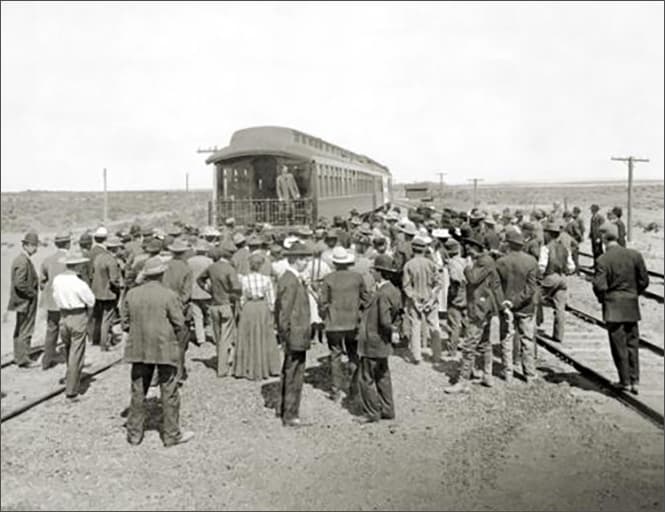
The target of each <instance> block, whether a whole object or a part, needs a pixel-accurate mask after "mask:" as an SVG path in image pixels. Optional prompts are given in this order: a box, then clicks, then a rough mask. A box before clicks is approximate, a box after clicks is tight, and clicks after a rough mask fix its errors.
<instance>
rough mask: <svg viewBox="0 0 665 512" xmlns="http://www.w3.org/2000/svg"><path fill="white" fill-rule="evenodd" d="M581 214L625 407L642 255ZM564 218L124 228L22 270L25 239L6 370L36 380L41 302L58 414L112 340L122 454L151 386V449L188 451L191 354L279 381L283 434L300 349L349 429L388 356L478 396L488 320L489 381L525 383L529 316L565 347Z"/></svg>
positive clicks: (375, 411)
mask: <svg viewBox="0 0 665 512" xmlns="http://www.w3.org/2000/svg"><path fill="white" fill-rule="evenodd" d="M590 210H591V213H592V217H591V225H590V231H589V234H588V237H589V239H590V241H591V245H592V248H593V254H594V257H595V258H596V259H595V267H596V272H595V277H594V279H593V290H594V293H595V294H596V296H597V297H598V300H599V301H600V302H602V303H603V313H604V320H605V321H606V322H607V325H608V332H609V338H610V344H611V348H612V355H613V357H614V359H615V363H616V366H617V371H618V374H619V382H618V383H617V386H619V387H620V388H622V389H625V390H629V391H631V392H633V393H638V384H639V363H638V354H637V340H638V338H639V333H638V328H637V321H638V320H639V304H638V301H637V297H638V295H639V294H640V293H642V292H643V291H644V290H645V289H646V287H647V286H648V274H647V272H646V268H645V265H644V261H643V259H642V256H641V255H640V254H639V253H638V252H637V251H634V250H632V249H626V248H625V245H626V242H625V226H624V225H623V223H622V221H621V209H620V208H613V209H612V210H611V212H610V214H608V219H607V220H606V219H604V218H603V217H602V216H601V215H600V214H599V213H598V211H599V208H598V206H597V205H592V206H591V209H590ZM580 213H581V212H580V209H579V208H577V207H576V208H573V210H572V211H570V212H568V211H562V209H561V208H560V206H559V205H556V204H555V205H554V208H553V209H552V210H551V211H549V212H545V211H544V210H541V209H534V210H533V211H531V212H529V214H528V218H527V214H526V213H525V212H523V211H521V210H516V211H510V210H509V209H506V210H504V211H503V212H501V213H492V214H490V213H488V212H486V211H480V210H479V209H477V208H474V209H472V210H470V211H455V210H453V209H451V208H443V209H441V210H439V211H437V210H436V209H434V208H433V207H430V206H427V207H418V208H415V209H409V210H408V211H405V210H404V209H400V208H399V207H391V206H390V205H386V206H385V207H384V208H382V209H380V210H379V211H376V212H373V213H371V214H365V215H362V216H361V215H359V213H358V212H357V211H351V212H350V214H349V216H348V217H347V218H342V217H335V218H333V219H332V222H329V220H328V219H325V218H320V219H318V221H317V222H316V223H315V224H314V225H313V226H299V227H292V228H289V227H275V228H273V227H272V226H270V225H268V224H256V225H249V226H236V223H235V220H234V219H233V218H227V219H226V220H225V222H224V225H223V226H221V227H220V229H217V228H215V227H213V226H206V227H202V228H201V229H197V228H194V227H192V226H188V225H183V224H182V223H176V224H174V225H173V226H171V227H170V228H169V229H167V230H165V231H164V230H161V229H152V228H151V229H142V228H141V226H139V225H133V226H131V228H130V229H129V231H127V232H124V231H122V232H118V233H116V234H115V235H112V234H110V233H109V232H108V231H107V229H106V228H105V227H99V228H97V229H96V230H94V231H92V232H87V231H86V232H85V233H83V234H82V235H81V236H80V238H79V239H78V241H77V242H78V243H74V241H73V240H72V237H71V236H70V235H69V234H67V233H61V234H58V235H57V236H56V237H55V239H54V244H55V247H56V250H55V252H54V253H53V254H51V255H49V256H48V257H47V258H45V259H44V261H43V263H42V265H41V268H40V270H39V272H38V271H37V269H36V268H35V266H34V265H33V263H32V259H31V258H32V256H33V255H34V253H35V252H36V251H37V248H38V246H39V237H38V235H37V234H36V233H34V232H30V233H28V234H27V235H26V236H25V237H24V239H23V250H22V252H21V253H20V254H19V255H18V256H17V257H16V259H15V260H14V262H13V264H12V271H11V298H10V303H9V309H10V310H14V311H16V327H15V331H14V357H15V362H16V364H17V365H18V366H19V367H20V368H31V367H33V366H35V365H36V363H34V362H33V361H32V358H31V356H30V343H31V341H30V340H31V337H32V333H33V331H34V326H35V316H36V310H37V299H38V296H39V295H40V293H39V290H41V297H42V304H41V305H42V307H44V308H45V309H46V310H47V320H46V321H47V326H46V337H45V342H44V345H45V346H44V353H43V357H42V360H41V364H42V367H43V369H44V370H48V369H50V368H52V367H53V366H54V365H55V364H56V362H55V361H56V346H57V340H58V337H60V338H61V339H62V342H63V345H64V350H65V357H66V360H67V371H66V376H65V379H64V380H65V387H66V392H65V396H66V397H67V399H68V400H70V401H76V400H77V397H78V395H79V386H80V376H81V370H82V368H83V363H84V358H85V349H86V340H87V341H88V342H89V343H90V344H92V345H98V346H99V347H100V350H102V351H110V350H114V348H115V346H116V345H118V344H119V343H120V342H121V341H122V339H123V338H124V339H125V349H124V350H125V354H124V359H125V361H126V362H127V363H130V364H131V401H130V408H129V416H128V419H127V440H128V442H129V443H131V444H138V443H140V442H141V440H142V439H143V429H144V422H145V409H144V399H145V397H146V394H147V392H148V390H149V387H150V386H151V385H153V386H157V385H158V386H159V387H160V393H161V402H162V407H163V411H164V424H163V429H162V440H163V443H164V444H165V445H166V446H171V445H174V444H179V443H182V442H186V441H188V440H189V439H191V438H192V436H193V434H192V433H191V432H183V431H181V429H180V425H179V419H178V418H179V406H180V399H179V386H181V385H183V383H185V382H186V380H187V365H186V358H185V355H186V351H187V347H188V344H189V343H190V340H191V342H193V343H196V344H197V345H200V346H202V345H204V344H206V343H213V344H214V345H215V347H216V354H217V356H216V372H217V376H218V377H220V378H221V377H227V376H234V377H237V378H247V379H252V380H262V379H266V378H269V377H271V376H276V375H280V369H281V400H280V405H279V411H278V413H279V416H280V417H281V419H282V422H283V424H284V425H285V426H293V427H295V426H302V425H303V423H302V422H301V420H300V414H299V409H300V401H301V392H302V386H303V381H304V372H305V361H306V353H307V351H308V350H309V349H310V347H311V344H312V343H313V342H320V343H323V342H325V343H327V345H328V347H329V350H330V374H331V375H330V378H331V383H332V384H331V387H330V395H329V398H330V399H331V400H332V401H334V402H340V401H341V400H342V398H343V395H346V398H347V399H348V400H349V403H353V404H357V406H358V407H359V408H360V410H361V412H362V414H361V415H359V416H358V418H356V419H357V421H360V422H376V421H379V420H381V419H392V418H394V417H395V406H394V402H393V396H392V382H391V376H390V367H389V356H390V355H391V354H392V353H393V351H394V350H395V349H397V350H398V351H399V352H400V353H401V354H402V355H403V356H404V357H405V359H407V360H408V361H410V362H411V363H413V364H414V365H420V364H421V363H422V362H423V361H429V362H431V363H432V364H434V365H436V364H439V363H440V362H441V361H442V360H443V358H444V357H447V358H452V359H459V361H460V364H459V372H458V374H457V375H456V379H455V380H456V382H455V383H454V384H452V385H451V386H449V387H448V388H446V390H445V391H446V392H447V393H465V392H469V390H470V381H471V380H472V379H474V378H475V379H478V381H479V382H480V383H481V384H483V385H485V386H488V387H491V386H492V385H493V382H492V367H493V364H494V360H493V353H492V345H491V342H490V326H491V319H492V318H493V317H495V316H496V317H498V319H499V331H500V332H499V339H500V340H501V341H500V347H501V354H502V363H501V375H502V378H503V379H505V380H506V381H507V382H512V381H513V375H514V373H516V374H519V376H520V377H521V380H523V381H525V382H527V383H528V382H530V381H531V380H533V379H536V378H537V373H536V371H535V364H534V357H535V345H534V336H535V333H536V332H537V329H538V328H540V326H541V325H542V324H543V321H544V315H543V307H551V308H552V310H553V331H552V335H551V339H552V340H554V341H557V342H560V343H562V342H564V338H565V311H566V300H567V276H568V275H570V274H573V273H575V272H576V271H577V269H578V267H579V260H578V256H579V250H578V248H579V245H580V244H581V243H582V241H583V240H584V236H585V226H584V222H583V221H582V219H581V217H580ZM458 352H461V358H460V357H459V354H458ZM444 354H445V355H444ZM344 356H346V359H347V363H346V365H345V364H344V362H343V359H344ZM516 363H519V364H518V365H516ZM514 367H515V370H514ZM347 373H348V374H350V379H347V378H346V374H347Z"/></svg>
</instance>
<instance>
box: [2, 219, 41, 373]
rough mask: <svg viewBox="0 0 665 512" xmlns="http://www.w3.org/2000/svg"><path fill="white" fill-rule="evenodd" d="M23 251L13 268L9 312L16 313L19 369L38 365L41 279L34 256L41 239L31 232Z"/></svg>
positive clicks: (15, 339) (15, 345)
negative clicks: (34, 352)
mask: <svg viewBox="0 0 665 512" xmlns="http://www.w3.org/2000/svg"><path fill="white" fill-rule="evenodd" d="M22 247H23V250H22V251H21V252H20V253H19V255H18V256H16V258H14V261H13V262H12V267H11V289H10V295H9V305H8V306H7V310H8V311H16V326H15V327H14V361H15V362H16V365H17V366H18V367H19V368H32V367H34V366H36V363H33V362H32V360H31V359H30V342H31V340H32V333H33V332H34V330H35V318H36V316H37V296H38V294H39V276H38V275H37V271H36V270H35V266H34V264H33V263H32V260H31V259H30V257H31V256H32V255H33V254H35V253H36V252H37V248H38V247H39V237H38V236H37V233H35V232H34V231H30V232H29V233H28V234H27V235H25V237H23V240H22Z"/></svg>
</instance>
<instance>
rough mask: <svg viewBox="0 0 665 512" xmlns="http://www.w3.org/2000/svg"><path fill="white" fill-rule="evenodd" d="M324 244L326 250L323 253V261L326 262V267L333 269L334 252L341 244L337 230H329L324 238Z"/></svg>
mask: <svg viewBox="0 0 665 512" xmlns="http://www.w3.org/2000/svg"><path fill="white" fill-rule="evenodd" d="M323 242H324V243H325V244H326V248H325V249H324V250H323V252H321V259H322V260H323V261H325V262H326V265H328V266H329V267H331V268H332V252H333V249H334V248H335V247H336V246H337V245H338V244H339V238H338V233H337V230H336V229H329V230H328V231H326V234H325V236H324V237H323Z"/></svg>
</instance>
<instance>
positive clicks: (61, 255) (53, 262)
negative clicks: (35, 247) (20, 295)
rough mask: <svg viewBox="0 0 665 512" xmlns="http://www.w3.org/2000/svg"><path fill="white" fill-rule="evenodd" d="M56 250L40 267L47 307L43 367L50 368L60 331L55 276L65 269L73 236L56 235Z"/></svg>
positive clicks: (40, 284) (40, 283) (44, 303)
mask: <svg viewBox="0 0 665 512" xmlns="http://www.w3.org/2000/svg"><path fill="white" fill-rule="evenodd" d="M53 243H54V245H55V247H56V250H55V252H54V253H53V254H50V255H49V256H47V257H46V258H44V261H43V262H42V265H41V269H40V279H39V281H40V282H39V287H40V289H41V291H42V300H41V302H42V304H41V305H42V308H44V309H46V336H44V355H43V356H42V369H44V370H48V369H49V368H51V367H53V366H55V365H56V363H55V361H54V359H55V355H56V349H55V347H56V345H57V344H58V335H59V331H60V309H59V308H58V305H57V304H56V303H55V301H54V300H53V280H54V279H55V276H57V275H58V274H60V273H61V272H64V271H65V257H66V256H67V250H68V249H69V247H70V246H71V236H70V235H69V234H68V233H59V234H57V235H55V239H54V241H53Z"/></svg>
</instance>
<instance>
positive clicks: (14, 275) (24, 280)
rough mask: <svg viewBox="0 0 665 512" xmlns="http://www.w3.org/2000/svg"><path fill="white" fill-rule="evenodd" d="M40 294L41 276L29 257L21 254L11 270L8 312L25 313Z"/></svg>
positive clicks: (23, 253)
mask: <svg viewBox="0 0 665 512" xmlns="http://www.w3.org/2000/svg"><path fill="white" fill-rule="evenodd" d="M38 294H39V276H38V275H37V271H36V270H35V266H34V265H33V264H32V260H31V259H30V258H28V255H27V254H26V253H25V252H23V251H21V253H20V254H19V255H18V256H16V258H14V261H13V262H12V268H11V290H10V293H9V305H8V306H7V310H8V311H19V312H25V311H27V310H28V305H29V304H30V302H32V301H36V300H37V296H38Z"/></svg>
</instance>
